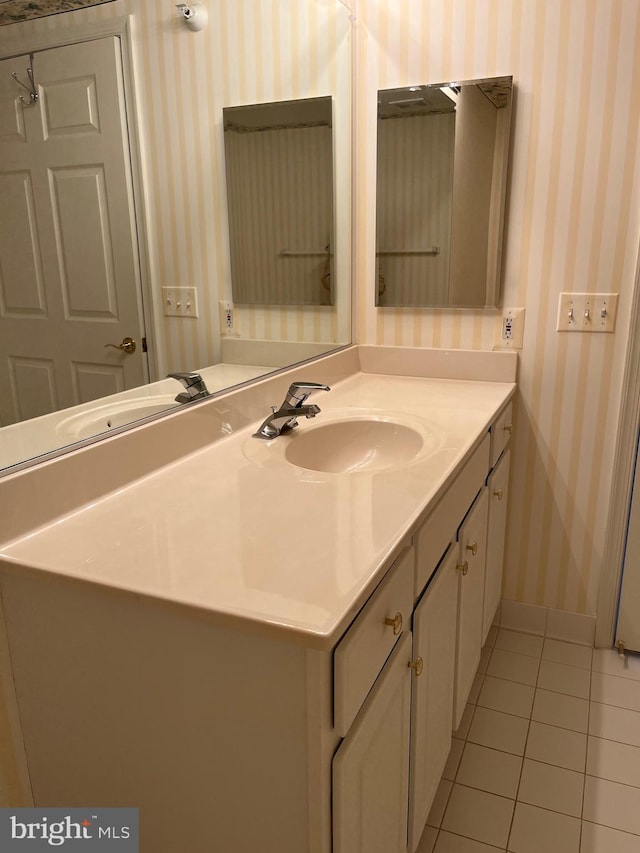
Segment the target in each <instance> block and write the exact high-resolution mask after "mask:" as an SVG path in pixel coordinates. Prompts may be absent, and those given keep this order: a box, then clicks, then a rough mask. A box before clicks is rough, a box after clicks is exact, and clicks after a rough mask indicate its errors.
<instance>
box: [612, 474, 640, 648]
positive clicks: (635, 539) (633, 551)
mask: <svg viewBox="0 0 640 853" xmlns="http://www.w3.org/2000/svg"><path fill="white" fill-rule="evenodd" d="M638 467H639V466H638V459H636V472H635V476H634V483H633V491H632V497H631V513H630V515H629V528H628V531H627V543H626V548H625V555H624V568H623V573H622V587H621V590H620V601H619V604H618V621H617V624H616V638H615V642H616V643H622V644H623V645H624V647H625V649H627V650H628V651H633V652H640V474H639V473H638Z"/></svg>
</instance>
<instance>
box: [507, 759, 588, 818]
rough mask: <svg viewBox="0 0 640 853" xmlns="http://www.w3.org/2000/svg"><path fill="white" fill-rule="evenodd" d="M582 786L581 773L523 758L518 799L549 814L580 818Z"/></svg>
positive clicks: (582, 776)
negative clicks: (548, 811) (555, 813)
mask: <svg viewBox="0 0 640 853" xmlns="http://www.w3.org/2000/svg"><path fill="white" fill-rule="evenodd" d="M583 787H584V775H583V774H582V773H576V772H575V771H574V770H565V768H564V767H553V766H552V765H551V764H541V763H540V762H539V761H531V760H530V759H528V758H526V759H525V761H524V765H523V767H522V778H521V779H520V787H519V789H518V800H519V801H522V802H523V803H529V805H532V806H540V807H541V808H543V809H549V810H550V811H554V812H561V813H562V814H568V815H571V816H572V817H580V816H581V814H582V789H583Z"/></svg>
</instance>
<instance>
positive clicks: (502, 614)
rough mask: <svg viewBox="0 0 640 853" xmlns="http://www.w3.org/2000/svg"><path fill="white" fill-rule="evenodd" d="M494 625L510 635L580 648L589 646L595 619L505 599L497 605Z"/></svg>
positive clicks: (591, 643)
mask: <svg viewBox="0 0 640 853" xmlns="http://www.w3.org/2000/svg"><path fill="white" fill-rule="evenodd" d="M494 624H496V625H498V626H499V627H500V628H509V629H510V630H512V631H523V632H524V633H526V634H538V635H539V636H542V637H549V638H551V639H554V640H565V641H567V642H569V643H579V644H580V645H583V646H593V644H594V639H595V631H596V617H595V616H585V615H584V614H582V613H571V612H570V611H568V610H554V609H553V608H551V607H540V606H538V605H535V604H525V603H524V602H521V601H510V600H509V599H506V598H503V599H502V601H501V602H500V606H499V607H498V612H497V613H496V618H495V620H494Z"/></svg>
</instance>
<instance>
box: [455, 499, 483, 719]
mask: <svg viewBox="0 0 640 853" xmlns="http://www.w3.org/2000/svg"><path fill="white" fill-rule="evenodd" d="M487 509H488V499H487V489H486V488H484V489H483V490H482V491H481V492H480V495H479V496H478V498H477V499H476V502H475V503H474V505H473V507H472V508H471V509H470V510H469V514H468V515H467V517H466V518H465V520H464V522H463V523H462V525H461V527H460V531H459V533H458V541H459V543H460V552H459V555H458V560H459V562H458V638H457V645H456V680H455V694H454V695H455V699H454V729H457V728H458V726H459V725H460V721H461V719H462V714H463V712H464V706H465V704H466V702H467V698H468V696H469V691H470V690H471V684H472V683H473V678H474V676H475V674H476V670H477V669H478V664H479V663H480V652H481V650H482V615H483V607H484V576H485V565H486V557H487Z"/></svg>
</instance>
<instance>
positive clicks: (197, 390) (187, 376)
mask: <svg viewBox="0 0 640 853" xmlns="http://www.w3.org/2000/svg"><path fill="white" fill-rule="evenodd" d="M167 378H168V379H177V380H178V382H182V384H183V385H184V388H185V390H184V391H182V392H181V393H180V394H178V396H177V397H176V403H190V402H191V401H192V400H202V399H203V397H210V396H211V392H210V391H209V390H207V386H206V385H205V384H204V379H203V378H202V376H200V374H199V373H169V374H168V376H167Z"/></svg>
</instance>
